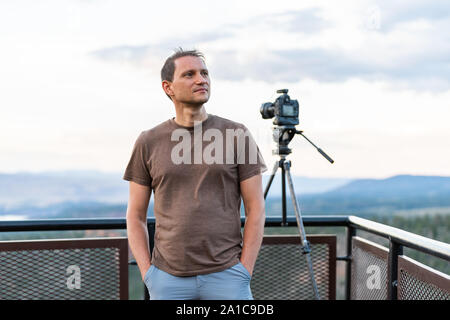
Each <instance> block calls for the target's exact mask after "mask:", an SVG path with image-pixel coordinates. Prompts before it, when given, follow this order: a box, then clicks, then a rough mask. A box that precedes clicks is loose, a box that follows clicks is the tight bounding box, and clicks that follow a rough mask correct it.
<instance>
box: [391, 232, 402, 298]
mask: <svg viewBox="0 0 450 320" xmlns="http://www.w3.org/2000/svg"><path fill="white" fill-rule="evenodd" d="M402 254H403V246H402V245H401V244H399V243H397V242H395V241H393V240H392V239H391V238H389V258H388V287H387V298H388V300H397V284H398V282H397V281H398V279H397V278H398V256H399V255H402Z"/></svg>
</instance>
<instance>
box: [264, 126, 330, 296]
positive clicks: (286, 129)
mask: <svg viewBox="0 0 450 320" xmlns="http://www.w3.org/2000/svg"><path fill="white" fill-rule="evenodd" d="M296 134H300V135H301V136H302V137H304V138H305V139H306V140H308V142H309V143H311V144H312V145H313V146H314V147H315V148H316V149H317V151H319V153H320V154H322V155H323V156H324V157H325V158H326V159H327V160H328V161H330V162H331V163H333V162H334V160H333V159H331V158H330V157H329V156H328V155H327V154H326V153H325V152H323V151H322V149H320V148H318V147H317V146H316V145H315V144H314V143H312V142H311V141H310V140H309V139H308V138H306V137H305V136H304V135H303V131H298V130H297V129H296V128H295V126H278V127H275V128H274V140H275V141H276V142H277V143H278V149H276V150H273V153H274V154H278V155H280V160H279V161H276V162H275V165H274V167H273V170H272V174H271V175H270V179H269V181H268V183H267V186H266V189H265V191H264V199H266V197H267V193H268V192H269V189H270V186H271V184H272V181H273V179H274V178H275V174H276V173H277V170H278V168H281V192H282V194H281V198H282V209H283V211H282V213H283V216H282V225H283V226H285V225H287V222H286V176H287V179H288V186H289V191H290V195H291V200H292V204H293V206H294V211H295V217H296V219H297V227H298V229H299V233H300V241H301V252H302V254H303V255H305V257H306V262H307V265H308V271H309V275H310V277H311V284H312V287H313V290H314V295H315V298H316V299H317V300H320V296H319V290H318V289H317V284H316V281H315V279H314V272H313V268H312V261H311V255H310V253H311V248H310V246H309V241H308V240H307V239H306V233H305V228H304V227H303V221H302V215H301V211H300V207H299V205H298V202H297V198H296V196H295V191H294V184H293V182H292V177H291V170H290V169H291V161H290V160H286V156H287V155H288V154H289V153H291V152H292V150H291V149H290V148H288V144H289V142H291V140H292V139H293V138H294V136H295V135H296Z"/></svg>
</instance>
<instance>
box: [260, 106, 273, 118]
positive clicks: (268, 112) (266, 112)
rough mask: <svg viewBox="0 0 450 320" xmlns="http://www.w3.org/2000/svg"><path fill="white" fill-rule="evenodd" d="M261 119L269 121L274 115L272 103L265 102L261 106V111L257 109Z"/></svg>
mask: <svg viewBox="0 0 450 320" xmlns="http://www.w3.org/2000/svg"><path fill="white" fill-rule="evenodd" d="M259 112H261V115H262V117H263V119H271V118H273V116H274V115H275V107H274V105H273V103H271V102H266V103H263V104H262V105H261V109H259Z"/></svg>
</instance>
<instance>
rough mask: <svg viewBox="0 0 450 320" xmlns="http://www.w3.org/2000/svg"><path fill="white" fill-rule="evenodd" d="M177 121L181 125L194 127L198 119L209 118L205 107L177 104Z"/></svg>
mask: <svg viewBox="0 0 450 320" xmlns="http://www.w3.org/2000/svg"><path fill="white" fill-rule="evenodd" d="M175 111H176V116H175V122H176V123H177V124H179V125H180V126H184V127H193V126H194V122H196V121H205V120H206V119H207V118H208V114H207V113H206V110H205V107H204V106H203V105H202V106H201V107H198V106H195V107H194V106H187V105H183V106H181V105H180V106H175Z"/></svg>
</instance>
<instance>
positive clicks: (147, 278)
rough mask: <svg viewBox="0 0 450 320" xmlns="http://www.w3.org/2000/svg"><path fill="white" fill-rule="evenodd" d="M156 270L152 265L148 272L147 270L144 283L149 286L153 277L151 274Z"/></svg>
mask: <svg viewBox="0 0 450 320" xmlns="http://www.w3.org/2000/svg"><path fill="white" fill-rule="evenodd" d="M154 269H155V267H154V265H153V264H152V265H150V268H148V270H147V272H146V273H145V276H144V283H145V284H146V285H147V283H148V280H149V278H150V275H151V273H152V271H153V270H154Z"/></svg>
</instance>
